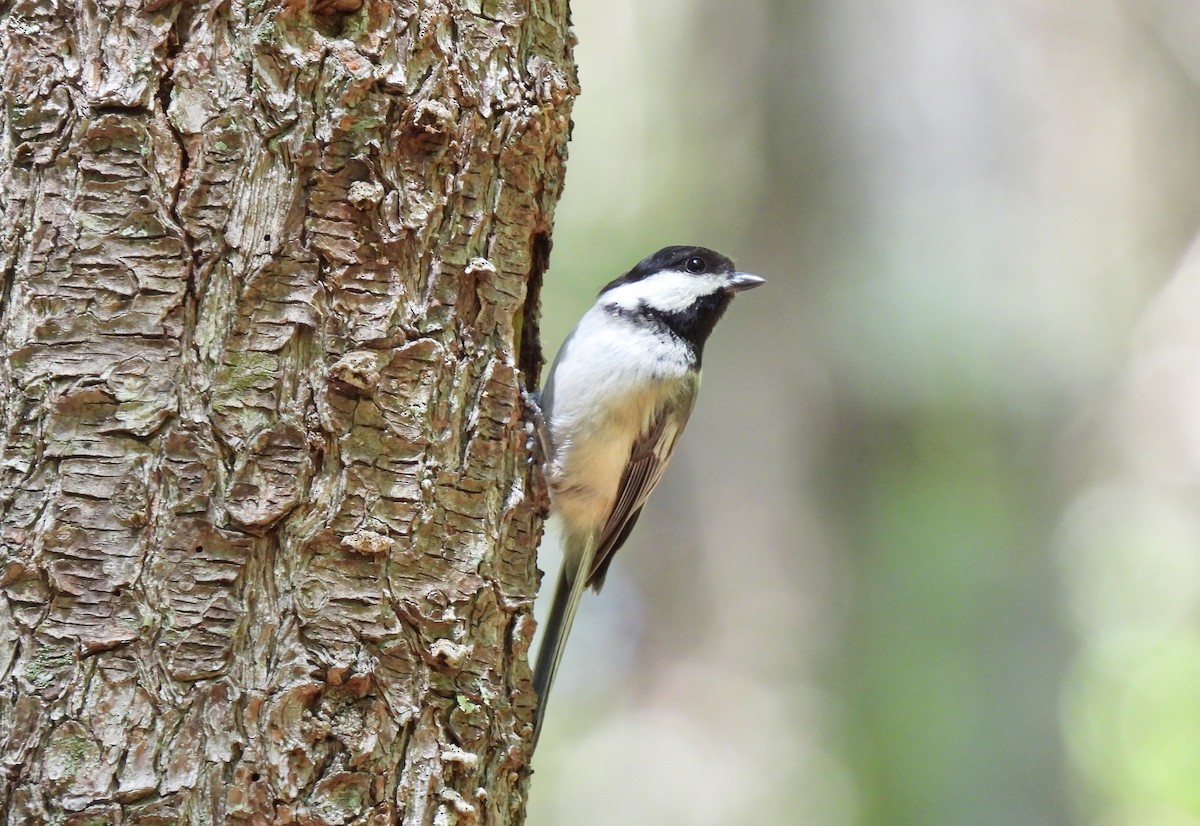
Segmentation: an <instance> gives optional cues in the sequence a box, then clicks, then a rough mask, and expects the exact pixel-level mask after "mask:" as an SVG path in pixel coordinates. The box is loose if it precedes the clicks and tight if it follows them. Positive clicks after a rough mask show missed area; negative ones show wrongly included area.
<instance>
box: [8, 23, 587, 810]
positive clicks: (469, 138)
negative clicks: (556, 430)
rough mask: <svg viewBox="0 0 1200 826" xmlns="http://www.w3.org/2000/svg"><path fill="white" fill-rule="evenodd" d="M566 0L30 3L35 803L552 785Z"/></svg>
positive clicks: (17, 198) (476, 802)
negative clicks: (557, 287) (534, 387)
mask: <svg viewBox="0 0 1200 826" xmlns="http://www.w3.org/2000/svg"><path fill="white" fill-rule="evenodd" d="M575 91H576V85H575V79H574V68H573V64H572V61H571V38H570V34H569V31H568V28H567V8H566V0H496V1H491V0H475V2H472V1H471V0H459V1H458V2H451V1H450V0H410V1H409V2H405V1H404V0H400V1H399V2H378V1H376V0H333V1H330V0H283V2H272V0H205V1H203V2H196V3H183V2H162V1H161V0H151V2H138V3H135V2H131V0H92V2H86V3H84V2H76V3H70V2H65V0H63V1H62V2H56V1H55V0H17V1H16V2H13V3H9V4H5V5H3V6H0V94H2V95H3V101H2V104H3V105H2V106H0V274H2V276H3V285H2V287H3V290H2V293H0V427H2V431H0V439H2V445H3V448H2V452H0V760H2V761H3V763H4V767H5V771H3V772H0V811H4V812H5V813H6V814H7V815H8V817H9V821H8V822H14V823H72V824H85V823H92V822H124V823H132V824H144V825H145V826H149V824H166V823H215V822H227V823H293V822H294V823H306V824H348V823H404V824H426V823H431V824H432V823H436V824H452V823H480V824H501V823H518V822H520V820H521V819H522V816H523V808H524V789H525V782H526V780H527V775H528V770H527V764H528V758H529V754H528V751H527V743H526V740H525V739H524V737H525V735H526V734H527V733H528V725H529V722H530V718H531V709H532V704H533V697H532V696H531V691H530V686H529V680H528V676H529V675H528V668H527V666H526V663H525V659H526V653H527V649H528V645H529V640H530V635H531V632H532V627H533V623H532V618H531V613H530V608H531V602H532V598H533V595H534V592H535V588H536V584H537V583H536V579H537V574H536V568H535V560H534V547H535V544H536V539H537V534H538V533H539V531H540V509H541V507H542V506H543V504H544V496H543V495H542V493H541V491H540V488H539V484H540V483H539V480H538V478H537V475H536V472H535V470H534V468H533V466H532V465H531V463H530V455H529V449H528V446H527V439H528V437H527V434H526V431H525V429H524V422H523V419H524V411H523V407H522V404H521V400H520V392H519V391H520V388H521V385H522V384H523V383H525V384H532V383H534V382H536V373H537V370H538V368H539V367H540V355H539V353H538V348H537V341H536V334H537V333H536V302H537V289H538V286H539V284H540V278H541V273H542V271H543V270H544V267H545V264H546V255H547V251H548V238H549V233H550V228H551V220H552V215H553V208H554V205H555V202H556V200H557V197H558V194H559V192H560V191H561V186H562V175H563V166H564V159H565V142H566V138H567V134H568V131H569V123H570V122H569V111H570V104H571V100H572V99H573V96H574V94H575Z"/></svg>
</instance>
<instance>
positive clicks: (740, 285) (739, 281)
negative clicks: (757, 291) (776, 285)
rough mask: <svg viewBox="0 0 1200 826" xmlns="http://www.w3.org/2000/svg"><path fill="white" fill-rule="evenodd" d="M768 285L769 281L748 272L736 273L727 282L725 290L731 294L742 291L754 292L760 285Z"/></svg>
mask: <svg viewBox="0 0 1200 826" xmlns="http://www.w3.org/2000/svg"><path fill="white" fill-rule="evenodd" d="M766 283H767V279H765V278H760V277H759V276H757V275H751V274H750V273H748V272H735V273H734V274H733V275H731V276H729V280H728V281H726V282H725V290H726V291H727V292H731V293H740V292H741V291H742V290H752V289H754V288H755V287H757V286H758V285H759V284H766Z"/></svg>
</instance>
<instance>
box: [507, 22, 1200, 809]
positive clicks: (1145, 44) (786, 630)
mask: <svg viewBox="0 0 1200 826" xmlns="http://www.w3.org/2000/svg"><path fill="white" fill-rule="evenodd" d="M573 7H574V8H573V10H574V15H575V24H576V30H577V33H578V36H579V48H578V59H579V62H580V67H581V78H582V83H583V90H584V92H583V96H582V97H581V98H580V100H579V101H578V103H577V107H576V111H575V121H576V126H575V132H574V139H573V142H572V145H571V150H570V151H571V159H570V163H569V170H568V180H567V190H566V195H565V198H564V200H563V202H562V204H561V206H560V209H559V213H558V218H557V226H556V231H555V249H554V253H553V256H552V260H551V271H550V273H549V275H548V279H547V282H546V289H545V291H544V293H543V295H544V298H545V307H544V310H545V325H544V328H543V329H544V334H545V338H546V344H547V348H548V355H549V356H552V355H553V348H554V347H556V346H557V344H558V342H559V341H561V339H562V337H563V336H564V335H565V334H566V333H567V332H568V330H569V329H570V327H571V326H572V325H573V324H574V322H575V320H576V319H577V318H578V317H579V315H580V314H581V313H582V312H583V311H584V310H585V309H586V308H587V307H588V306H589V305H590V304H591V302H592V301H593V300H594V297H595V293H596V291H597V290H598V289H599V288H600V286H602V285H603V284H604V283H605V282H606V281H608V280H609V279H611V278H613V277H614V276H615V275H617V274H619V273H621V272H623V271H624V270H625V269H627V268H628V267H629V266H631V265H632V264H633V263H635V262H636V261H637V260H638V259H639V258H641V257H642V256H644V255H645V254H647V253H649V252H651V251H653V250H654V249H657V248H658V247H660V246H663V245H666V244H674V243H699V244H705V245H707V246H711V247H714V248H717V249H720V250H722V251H723V252H726V253H728V254H730V255H731V256H733V257H734V259H735V260H736V261H737V262H738V263H739V265H740V266H741V267H742V268H744V269H747V270H750V271H752V272H757V273H760V274H761V275H764V276H765V277H767V278H768V280H769V284H768V285H767V286H766V287H764V288H763V289H761V290H757V291H755V292H754V293H750V294H747V295H745V296H743V297H739V299H738V300H737V301H736V302H735V304H734V306H733V307H732V308H731V310H730V312H729V315H728V318H727V320H726V321H724V322H723V323H722V326H721V328H719V329H718V330H717V333H716V335H715V337H714V341H713V342H712V344H711V345H710V348H709V350H708V351H706V357H705V361H706V366H705V389H704V392H703V393H702V398H701V400H700V403H699V405H698V408H697V411H696V414H695V415H694V416H693V419H692V422H691V423H690V425H689V430H688V433H687V435H686V437H685V438H684V440H683V443H682V446H681V454H680V455H679V456H678V457H677V458H676V459H675V460H674V461H673V463H672V467H671V469H670V471H669V473H668V476H667V479H666V481H665V482H664V483H663V486H662V488H661V489H660V490H659V492H658V493H657V494H656V496H655V498H654V500H653V501H652V502H651V505H650V507H649V508H648V509H647V512H646V515H645V516H644V517H643V519H642V522H641V523H640V524H639V530H638V531H637V532H636V533H635V535H634V537H633V538H632V539H631V541H630V542H629V544H628V545H627V547H626V548H625V549H624V550H622V552H621V555H620V557H619V558H618V561H617V563H616V565H615V566H614V568H613V571H612V573H611V574H610V577H609V583H608V585H606V587H605V591H604V592H603V593H602V594H601V595H600V596H599V597H596V596H592V595H589V596H588V598H587V599H586V601H585V604H584V606H583V608H582V610H581V614H580V619H579V622H578V628H577V631H576V633H575V635H574V636H573V639H572V646H571V650H570V651H568V654H567V657H566V660H565V662H564V666H563V670H562V676H561V678H560V687H559V689H558V693H557V694H556V697H555V701H554V706H553V708H552V710H551V712H550V716H549V722H548V724H547V729H546V732H545V735H544V737H543V740H542V744H541V748H540V749H539V751H538V755H537V759H536V760H535V767H536V769H537V774H536V777H535V779H534V784H533V787H532V799H531V809H530V818H529V823H530V824H531V826H557V825H558V824H572V825H573V826H586V824H589V823H598V824H599V823H604V824H612V823H621V824H629V825H630V826H633V825H634V824H689V826H690V825H691V824H713V825H714V826H717V825H718V824H720V825H721V826H724V825H725V824H730V825H737V826H740V825H741V824H747V823H754V824H805V825H806V826H807V825H808V824H812V826H840V825H841V824H855V825H856V826H857V825H859V824H861V825H862V826H868V825H869V824H870V825H873V824H879V826H885V824H886V826H897V824H900V825H901V826H903V825H904V824H938V825H939V826H940V825H941V824H946V825H947V826H967V825H968V824H969V825H970V826H977V824H996V826H1013V825H1014V824H1022V826H1025V825H1026V824H1047V825H1049V824H1068V823H1074V824H1096V826H1197V825H1198V824H1200V781H1198V780H1197V778H1200V507H1198V499H1197V496H1198V494H1200V325H1197V324H1196V322H1195V319H1194V315H1195V314H1196V313H1197V312H1200V311H1198V310H1197V309H1196V308H1197V307H1200V252H1198V251H1192V252H1187V250H1188V246H1189V244H1190V243H1191V240H1192V237H1193V235H1194V234H1195V233H1196V230H1197V228H1198V227H1200V142H1197V141H1196V139H1195V136H1196V134H1197V132H1198V131H1200V130H1198V127H1200V95H1198V94H1197V83H1198V82H1200V6H1197V5H1196V4H1193V3H1182V2H1175V0H1147V2H1143V3H1137V4H1134V3H1128V2H1124V3H1122V2H1110V1H1109V0H1049V2H1042V3H1030V2H1022V0H988V2H984V3H976V4H964V3H953V2H950V0H901V1H900V2H896V3H891V4H879V3H867V2H865V0H839V2H832V0H826V2H812V1H811V0H808V1H805V0H743V2H740V3H725V2H720V0H689V1H686V2H685V0H662V2H658V3H653V4H645V3H637V2H635V1H634V0H605V2H600V0H575V2H574V3H573ZM551 546H552V543H550V542H548V543H547V548H546V553H545V555H544V557H543V559H544V560H545V561H544V562H543V567H545V568H548V569H550V570H551V571H552V570H553V565H552V559H553V550H552V547H551Z"/></svg>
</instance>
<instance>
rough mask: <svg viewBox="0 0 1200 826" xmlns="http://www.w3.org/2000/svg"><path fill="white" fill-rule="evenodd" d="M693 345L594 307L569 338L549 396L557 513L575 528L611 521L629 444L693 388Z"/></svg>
mask: <svg viewBox="0 0 1200 826" xmlns="http://www.w3.org/2000/svg"><path fill="white" fill-rule="evenodd" d="M696 379H697V377H696V374H695V372H694V371H693V370H692V369H691V366H690V361H689V357H688V353H687V351H686V350H685V349H684V348H683V347H682V346H680V345H679V344H678V343H677V342H674V341H671V340H670V339H669V337H667V336H666V335H665V334H663V333H658V332H656V331H655V330H653V329H651V328H647V327H645V326H642V325H637V324H633V323H614V321H613V318H612V317H611V316H607V314H606V313H605V311H604V310H603V309H600V308H593V309H592V310H590V311H589V312H588V313H587V314H586V315H585V316H584V317H583V319H582V320H581V321H580V322H579V326H578V327H576V328H575V331H574V332H573V333H572V334H571V336H570V338H568V339H567V341H566V342H565V343H564V344H563V348H562V351H561V352H560V353H559V356H558V359H556V360H555V364H554V368H553V369H552V370H551V377H550V381H549V382H548V383H547V388H546V393H545V397H544V402H545V403H546V410H545V413H546V418H547V424H548V425H549V427H550V435H551V440H552V442H553V444H554V462H553V466H552V467H551V472H550V486H551V500H552V504H553V508H554V511H555V513H556V514H557V515H558V516H559V517H561V518H562V520H563V521H564V526H565V527H566V529H567V530H568V531H570V532H571V533H574V534H579V533H583V532H592V531H597V530H599V529H600V528H601V527H602V526H603V524H604V522H605V521H606V520H607V519H608V515H609V513H610V512H611V511H612V508H613V504H614V501H615V499H616V495H617V487H618V485H619V484H620V481H621V476H622V474H623V473H624V471H625V466H626V464H627V462H628V461H629V454H630V450H631V449H632V446H633V443H634V442H635V441H636V440H637V438H638V437H639V436H640V435H642V434H643V433H645V432H646V431H647V430H648V429H649V427H650V424H651V422H652V421H653V420H654V418H655V416H656V415H657V413H658V411H659V410H660V409H661V408H662V407H663V406H664V405H667V404H676V403H678V401H679V400H680V398H681V397H684V396H690V395H691V394H692V393H693V392H694V390H695V382H696Z"/></svg>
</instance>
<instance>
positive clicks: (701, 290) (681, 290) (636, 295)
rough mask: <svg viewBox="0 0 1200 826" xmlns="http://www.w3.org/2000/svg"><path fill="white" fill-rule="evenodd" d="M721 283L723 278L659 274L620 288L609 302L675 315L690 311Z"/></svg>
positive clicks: (676, 273) (717, 276)
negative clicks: (644, 307)
mask: <svg viewBox="0 0 1200 826" xmlns="http://www.w3.org/2000/svg"><path fill="white" fill-rule="evenodd" d="M723 283H724V278H723V277H722V276H719V275H692V274H691V273H684V272H675V271H668V272H660V273H656V274H655V275H652V276H650V277H648V278H643V279H642V280H641V281H635V282H634V283H632V284H624V285H622V286H621V287H619V288H617V289H616V290H614V291H613V294H612V295H611V296H610V299H611V300H614V301H616V302H617V303H619V304H620V305H621V306H623V307H628V308H629V309H634V308H636V307H637V306H638V305H639V304H643V303H644V304H648V305H650V306H651V307H653V308H654V309H656V310H661V311H662V312H665V313H678V312H683V311H685V310H687V309H688V308H690V307H691V306H692V305H693V304H695V303H696V300H697V299H699V298H702V297H704V296H706V295H712V294H713V293H715V292H717V291H718V290H720V289H721V287H722V285H723Z"/></svg>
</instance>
